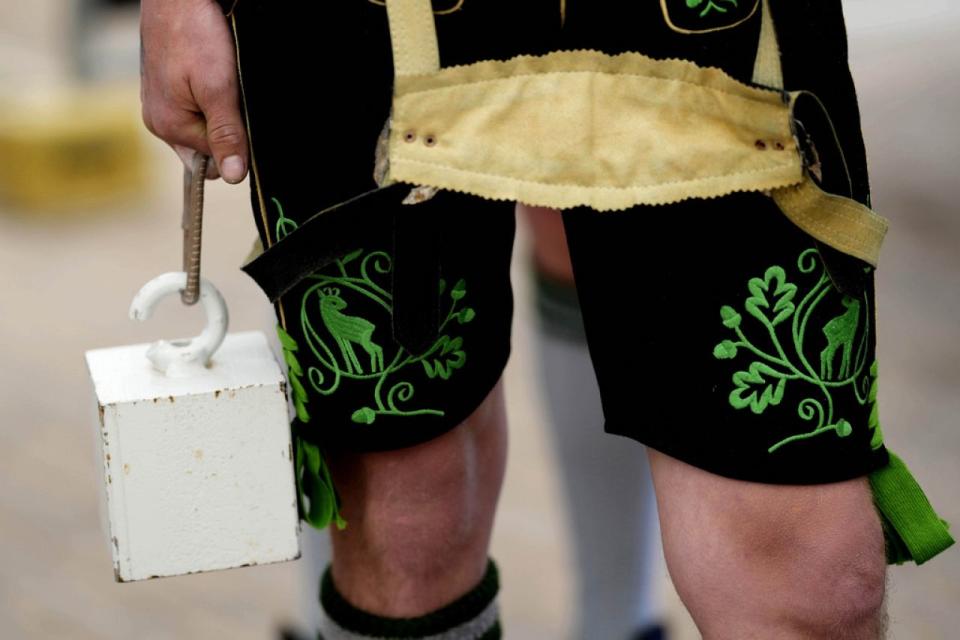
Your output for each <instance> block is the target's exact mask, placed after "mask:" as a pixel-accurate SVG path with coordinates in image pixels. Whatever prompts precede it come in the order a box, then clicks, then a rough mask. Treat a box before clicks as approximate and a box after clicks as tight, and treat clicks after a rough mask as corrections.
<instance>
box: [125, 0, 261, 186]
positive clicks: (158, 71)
mask: <svg viewBox="0 0 960 640" xmlns="http://www.w3.org/2000/svg"><path fill="white" fill-rule="evenodd" d="M140 12H141V13H140V42H141V45H140V46H141V54H140V55H141V62H140V75H141V85H140V99H141V102H142V103H143V121H144V123H145V124H146V125H147V129H149V130H150V132H151V133H153V134H154V135H156V136H157V137H158V138H160V139H161V140H163V141H165V142H166V143H167V144H169V145H170V146H171V147H173V149H174V150H175V151H176V152H177V154H178V155H179V156H180V158H181V160H183V161H184V163H185V164H186V165H187V166H190V157H191V156H192V155H193V151H194V150H195V151H199V152H201V153H205V154H207V155H210V156H213V158H214V161H215V162H214V163H211V165H210V167H211V168H210V170H209V171H208V172H207V177H208V178H211V179H213V178H216V177H218V175H222V176H223V179H224V180H226V181H227V182H229V183H232V184H236V183H238V182H240V181H242V180H243V178H244V176H245V175H246V173H247V166H248V162H247V137H246V131H245V129H244V126H243V120H242V118H241V116H240V92H239V88H238V84H239V83H238V77H237V63H236V57H235V55H236V54H235V50H234V46H233V39H232V37H231V35H230V29H229V27H228V25H227V21H226V20H225V19H224V17H223V11H222V10H221V9H220V6H219V5H218V4H217V3H216V2H214V0H142V2H141V3H140Z"/></svg>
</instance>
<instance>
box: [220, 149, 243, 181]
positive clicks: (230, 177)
mask: <svg viewBox="0 0 960 640" xmlns="http://www.w3.org/2000/svg"><path fill="white" fill-rule="evenodd" d="M220 175H222V176H223V179H224V180H226V181H227V182H229V183H231V184H235V183H237V182H240V181H241V180H243V159H242V158H241V157H240V156H230V157H229V158H227V159H226V160H224V161H223V163H222V164H221V165H220Z"/></svg>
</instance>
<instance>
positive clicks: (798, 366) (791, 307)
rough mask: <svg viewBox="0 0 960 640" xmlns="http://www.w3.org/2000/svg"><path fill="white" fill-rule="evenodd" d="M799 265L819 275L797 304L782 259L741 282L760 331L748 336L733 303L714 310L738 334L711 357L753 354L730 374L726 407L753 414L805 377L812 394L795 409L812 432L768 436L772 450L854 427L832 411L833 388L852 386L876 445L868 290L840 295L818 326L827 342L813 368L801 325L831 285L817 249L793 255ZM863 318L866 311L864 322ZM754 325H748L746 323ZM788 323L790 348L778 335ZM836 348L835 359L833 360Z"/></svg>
mask: <svg viewBox="0 0 960 640" xmlns="http://www.w3.org/2000/svg"><path fill="white" fill-rule="evenodd" d="M818 266H819V269H818ZM797 268H798V269H799V271H800V273H801V274H804V275H817V279H816V282H815V283H814V284H813V286H812V287H811V288H810V289H809V290H808V291H806V293H805V295H804V296H803V298H802V299H801V300H800V302H799V303H795V300H796V297H797V294H798V292H799V288H798V286H797V285H796V284H794V283H791V282H789V281H788V279H787V272H786V271H785V270H784V269H783V268H782V267H780V266H776V265H774V266H772V267H770V268H769V269H767V270H766V272H765V273H764V275H763V277H762V278H752V279H751V280H750V281H749V283H748V285H747V289H748V290H749V292H750V296H749V297H748V298H747V299H746V301H745V302H744V305H743V306H744V309H745V310H746V312H747V314H749V316H751V317H752V318H754V319H755V320H756V321H757V323H759V325H760V328H761V329H764V330H765V331H761V332H760V333H759V335H754V334H753V333H752V332H751V336H749V337H748V336H747V334H746V333H745V331H744V317H743V315H741V314H740V312H738V311H737V310H736V309H735V308H733V307H732V306H729V305H724V306H723V307H721V309H720V319H721V321H722V323H723V326H724V327H726V328H727V329H728V330H730V331H732V332H733V333H734V335H735V338H736V340H734V339H727V340H723V341H722V342H720V343H719V344H718V345H717V346H716V347H714V350H713V356H714V357H715V358H716V359H718V360H734V359H736V358H737V357H738V356H739V355H740V354H741V353H743V354H745V355H746V357H748V358H753V361H752V362H750V364H749V365H748V367H747V369H746V370H741V371H737V372H735V373H734V374H733V386H734V388H733V389H732V390H731V392H730V395H729V402H730V406H732V407H733V408H734V409H747V408H749V409H750V411H752V412H753V413H754V414H757V415H760V414H762V413H763V412H764V411H766V410H767V408H768V407H771V406H778V405H780V404H781V402H783V400H784V398H785V396H786V393H787V389H788V386H789V387H792V386H793V385H794V384H797V383H806V384H807V385H810V386H812V387H814V389H815V390H816V391H817V392H818V393H817V396H816V397H807V398H803V399H802V400H800V401H799V402H798V403H797V415H798V416H799V417H800V418H801V419H802V420H804V421H806V422H810V423H812V424H813V425H815V426H814V427H813V428H812V429H811V430H810V431H807V432H804V433H798V434H795V435H792V436H790V437H788V438H784V439H782V440H780V441H779V442H776V443H774V444H773V445H772V446H770V447H769V449H768V451H769V452H770V453H774V452H775V451H777V450H778V449H780V448H781V447H783V446H785V445H787V444H790V443H792V442H797V441H799V440H807V439H809V438H814V437H816V436H819V435H821V434H824V433H829V432H832V433H834V434H836V435H837V436H838V437H840V438H846V437H848V436H849V435H850V434H851V433H853V426H852V425H851V424H850V422H849V421H848V420H846V419H844V418H843V417H839V416H835V415H834V406H833V405H834V403H833V391H834V390H836V389H839V388H845V387H847V388H851V389H852V390H853V392H854V394H855V397H856V399H857V401H858V402H859V403H860V404H861V405H866V404H867V403H868V402H871V403H873V405H874V406H873V410H872V412H871V417H870V421H869V424H868V428H870V429H871V430H872V431H873V441H871V446H873V447H874V448H879V446H881V444H882V441H883V437H882V434H881V432H880V429H879V423H878V420H877V417H876V363H874V364H873V366H872V367H871V368H870V371H869V373H866V372H865V369H866V358H867V351H868V343H867V340H868V337H869V333H870V325H869V312H868V309H869V301H868V299H867V297H866V294H864V296H863V299H862V300H856V299H853V298H850V297H846V296H845V297H844V298H843V299H842V304H843V306H844V307H845V308H846V311H845V312H844V313H842V314H841V315H839V316H837V317H835V318H833V319H832V320H830V321H828V322H827V323H826V324H825V325H824V326H823V328H822V333H823V335H824V336H825V338H826V346H825V347H824V348H823V350H822V351H820V367H819V370H815V369H814V368H813V366H812V365H811V364H810V361H809V359H808V358H807V354H806V352H805V350H804V345H805V339H806V336H807V329H808V326H807V325H808V323H809V321H810V318H811V316H812V315H813V312H814V310H815V309H816V308H817V307H818V306H819V305H820V304H821V303H822V302H823V300H824V299H825V298H826V296H827V295H828V294H829V293H830V292H831V291H833V287H832V284H831V283H830V279H829V277H828V276H827V273H826V271H825V270H824V268H823V265H822V264H819V254H818V253H817V250H816V249H809V250H807V251H804V252H803V253H802V254H801V255H800V257H799V258H798V260H797ZM861 318H864V321H863V323H861ZM788 321H789V323H788ZM861 325H862V326H861ZM752 327H753V325H750V327H748V329H750V328H752ZM787 327H789V337H790V342H786V344H787V346H788V347H790V346H792V350H791V351H790V352H789V353H788V351H787V348H785V347H784V344H785V343H784V342H783V341H782V340H781V338H782V337H784V334H786V333H787ZM858 336H859V339H858ZM761 339H765V340H764V341H765V342H766V343H767V344H763V342H762V341H761ZM791 342H792V345H791V344H790V343H791ZM855 346H856V350H855V351H854V347H855ZM838 352H839V353H840V358H839V359H840V362H839V366H837V362H836V361H837V353H838ZM788 383H790V385H788Z"/></svg>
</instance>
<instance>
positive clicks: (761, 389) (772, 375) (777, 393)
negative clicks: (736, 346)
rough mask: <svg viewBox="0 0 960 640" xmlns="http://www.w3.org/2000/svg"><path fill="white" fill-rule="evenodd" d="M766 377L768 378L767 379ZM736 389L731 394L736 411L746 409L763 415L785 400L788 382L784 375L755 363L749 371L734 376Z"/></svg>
mask: <svg viewBox="0 0 960 640" xmlns="http://www.w3.org/2000/svg"><path fill="white" fill-rule="evenodd" d="M765 376H766V377H765ZM733 384H734V386H735V387H736V388H735V389H734V390H733V391H731V392H730V404H731V405H732V406H733V408H734V409H746V408H747V407H750V410H751V411H753V412H754V413H756V414H758V415H759V414H761V413H763V412H764V410H766V408H767V407H769V406H776V405H778V404H780V401H781V400H783V392H784V389H786V386H787V381H786V379H785V378H784V376H783V374H782V373H780V372H779V371H776V370H775V369H772V368H771V367H768V366H767V365H765V364H763V363H762V362H754V363H752V364H751V365H750V369H749V370H748V371H737V372H736V373H735V374H733Z"/></svg>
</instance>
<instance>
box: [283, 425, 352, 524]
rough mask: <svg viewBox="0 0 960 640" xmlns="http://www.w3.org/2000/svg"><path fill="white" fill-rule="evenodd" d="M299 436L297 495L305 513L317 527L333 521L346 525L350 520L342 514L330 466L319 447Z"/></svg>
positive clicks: (308, 520) (305, 518) (307, 519)
mask: <svg viewBox="0 0 960 640" xmlns="http://www.w3.org/2000/svg"><path fill="white" fill-rule="evenodd" d="M294 437H295V440H296V449H297V453H296V480H297V498H298V504H299V507H300V515H301V517H302V518H303V519H304V520H305V521H306V522H307V523H308V524H309V525H310V526H312V527H314V528H316V529H325V528H326V527H328V526H329V525H330V524H331V523H333V524H335V525H336V526H337V528H338V529H341V530H342V529H345V528H346V526H347V522H346V520H344V519H343V517H342V516H341V515H340V498H339V497H338V496H337V492H336V490H335V489H334V486H333V478H331V477H330V469H329V467H327V463H326V460H324V459H323V454H322V453H321V452H320V449H319V447H317V446H316V445H314V444H311V443H309V442H307V441H305V440H303V439H302V438H300V437H297V436H294Z"/></svg>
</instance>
